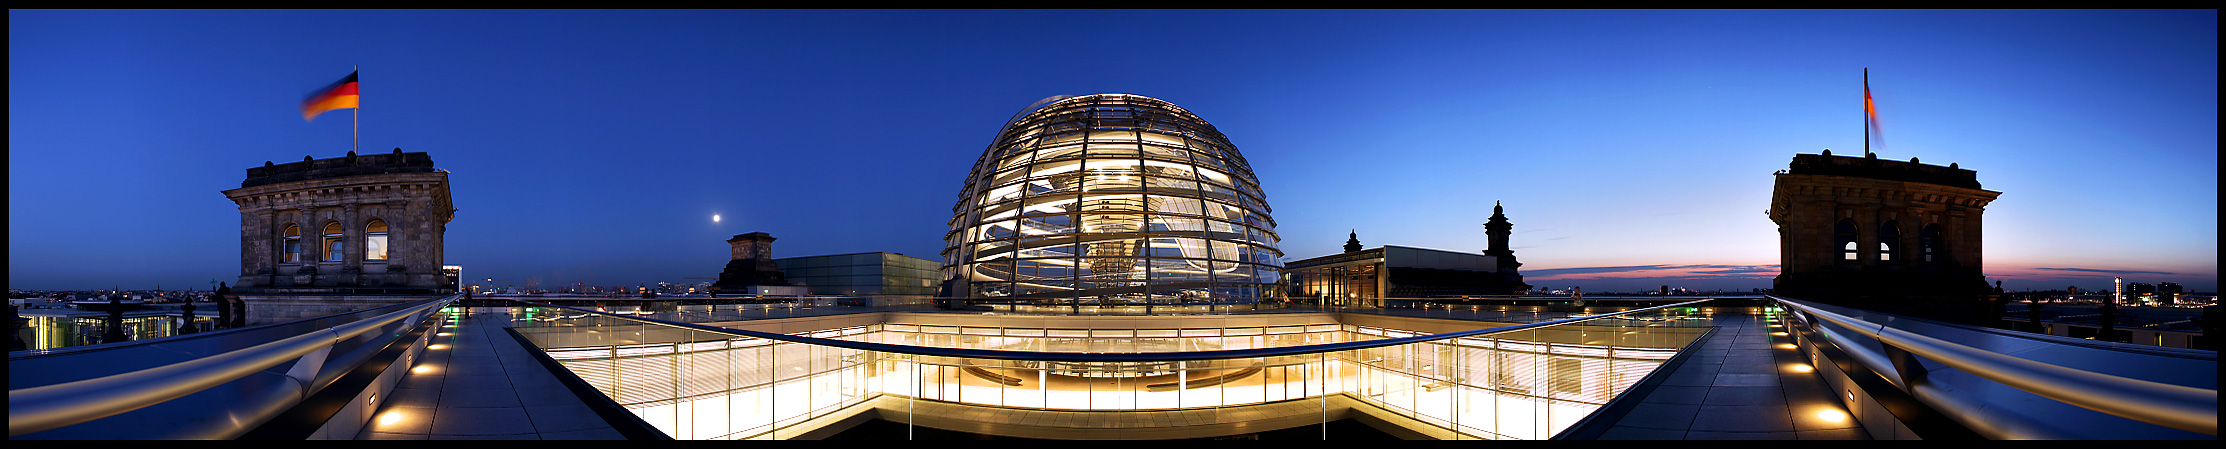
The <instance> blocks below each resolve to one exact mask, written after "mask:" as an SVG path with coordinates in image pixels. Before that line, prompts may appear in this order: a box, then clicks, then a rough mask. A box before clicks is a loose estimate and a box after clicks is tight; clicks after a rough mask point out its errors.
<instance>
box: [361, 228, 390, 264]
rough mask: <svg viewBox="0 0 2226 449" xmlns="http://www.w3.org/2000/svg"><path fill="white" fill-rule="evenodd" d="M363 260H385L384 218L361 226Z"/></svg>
mask: <svg viewBox="0 0 2226 449" xmlns="http://www.w3.org/2000/svg"><path fill="white" fill-rule="evenodd" d="M363 260H386V220H371V224H367V225H364V226H363Z"/></svg>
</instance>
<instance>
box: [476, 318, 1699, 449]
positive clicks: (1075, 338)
mask: <svg viewBox="0 0 2226 449" xmlns="http://www.w3.org/2000/svg"><path fill="white" fill-rule="evenodd" d="M1706 301H1707V300H1705V299H1700V300H1695V301H1690V302H1685V303H1678V304H1673V305H1666V306H1657V307H1649V308H1643V309H1637V310H1631V311H1626V312H1619V313H1613V314H1603V315H1596V316H1582V317H1571V318H1564V319H1558V320H1552V321H1545V322H1538V323H1531V324H1523V325H1513V326H1502V327H1496V328H1491V329H1475V330H1466V331H1458V332H1443V333H1420V332H1412V331H1406V330H1399V329H1391V328H1387V327H1374V326H1367V325H1358V324H1345V323H1336V324H1325V323H1319V322H1317V323H1314V324H1308V325H1295V326H1278V325H1254V326H1235V327H1226V328H1223V327H1214V328H1171V329H1105V328H1103V327H1098V328H1092V329H1079V328H1077V329H1063V328H1060V324H1058V323H1059V322H1058V321H1056V320H1047V321H1045V322H1046V323H1047V324H1044V325H1042V326H1036V327H1011V326H1005V327H996V326H982V327H976V326H932V325H915V324H906V323H902V322H897V321H878V320H868V321H870V322H862V321H860V320H850V321H851V323H849V324H846V325H842V326H834V327H833V328H826V329H814V330H812V331H809V332H801V333H796V334H775V333H765V332H754V331H745V330H737V329H724V328H716V327H710V326H704V325H698V324H689V323H679V322H669V321H661V320H652V319H645V318H640V317H636V316H631V315H623V314H610V313H604V312H596V311H592V310H587V309H577V308H568V307H558V306H550V305H546V304H532V303H526V304H525V306H523V307H521V308H520V309H521V310H518V311H516V312H514V313H513V316H516V317H519V318H517V319H518V321H516V322H515V323H514V325H513V327H514V328H515V329H516V330H517V331H518V332H519V333H520V334H521V335H524V336H525V337H526V338H527V339H528V340H529V341H531V342H532V343H534V344H535V345H536V346H538V347H539V348H540V349H541V350H543V351H544V352H545V353H546V354H547V355H548V356H549V357H551V358H553V359H555V360H556V361H557V362H558V363H559V364H561V365H562V366H564V367H565V368H566V369H568V370H570V371H571V372H572V374H574V375H576V376H578V377H579V378H580V379H581V380H583V381H584V382H585V383H587V384H589V385H591V386H593V387H594V388H595V389H597V390H599V391H601V392H602V393H603V394H605V395H606V396H608V397H609V398H610V399H612V401H613V402H616V403H617V404H619V405H621V406H623V407H625V408H626V409H628V410H630V411H632V412H633V413H635V414H636V415H637V416H639V417H641V419H642V420H643V421H644V422H647V423H649V424H650V425H652V426H654V427H656V428H657V429H659V430H661V431H663V432H665V433H666V434H667V435H670V436H672V437H674V438H679V439H786V438H797V437H803V436H806V435H809V434H812V432H814V431H815V430H816V429H818V428H819V427H820V426H824V425H826V424H827V423H829V422H832V421H836V420H841V419H844V418H846V417H848V416H849V415H854V414H856V413H860V410H862V409H865V408H872V409H877V410H878V411H879V413H881V414H880V416H881V417H882V418H884V419H889V418H890V417H891V416H892V415H898V416H902V419H903V420H905V421H915V422H927V421H935V420H941V421H940V422H950V420H955V419H963V420H972V421H975V423H976V424H977V425H979V424H981V423H988V424H987V425H1009V426H1034V427H1035V428H1041V429H1053V430H1057V429H1068V430H1070V431H1071V433H1060V434H1058V435H1061V436H1064V437H1069V438H1089V437H1091V435H1105V432H1141V433H1132V434H1128V435H1121V436H1115V437H1123V438H1134V437H1136V435H1146V434H1152V435H1163V436H1179V435H1177V434H1176V433H1167V431H1166V429H1169V428H1174V427H1183V426H1192V427H1194V428H1208V427H1213V424H1214V423H1213V422H1210V421H1214V420H1221V421H1229V420H1242V421H1246V422H1254V423H1283V424H1290V423H1294V422H1301V423H1320V422H1322V421H1323V420H1328V419H1335V418H1336V417H1337V416H1342V415H1333V414H1332V413H1331V412H1330V411H1331V410H1351V413H1361V414H1366V415H1368V416H1370V417H1372V418H1373V419H1374V420H1378V421H1382V422H1391V423H1394V424H1395V425H1398V426H1401V427H1403V428H1405V429H1407V430H1408V431H1409V432H1411V433H1412V434H1413V435H1417V436H1422V437H1429V438H1437V439H1546V438H1550V437H1553V436H1554V435H1555V434H1557V433H1559V432H1561V431H1563V430H1565V429H1568V428H1569V427H1570V426H1571V425H1573V424H1575V423H1577V422H1579V421H1580V420H1582V419H1584V418H1585V417H1587V416H1589V415H1590V414H1592V413H1593V412H1594V411H1596V410H1598V409H1599V408H1601V407H1602V406H1603V405H1605V404H1607V403H1608V402H1609V401H1611V400H1614V399H1616V398H1618V397H1620V396H1621V395H1623V394H1625V393H1627V392H1628V391H1629V390H1630V388H1631V387H1632V386H1633V385H1635V384H1637V383H1638V382H1640V381H1641V380H1642V379H1643V378H1645V377H1646V376H1648V375H1649V374H1651V373H1653V372H1654V371H1655V370H1656V369H1657V368H1658V367H1660V366H1661V365H1662V363H1663V362H1665V361H1667V360H1668V359H1670V358H1671V357H1673V356H1675V355H1676V354H1677V352H1678V351H1679V350H1681V349H1683V348H1685V347H1686V346H1687V345H1689V344H1691V343H1692V342H1693V341H1695V340H1696V339H1698V338H1699V337H1700V336H1702V335H1704V334H1705V332H1707V331H1708V329H1709V328H1708V327H1707V326H1709V322H1708V321H1706V320H1702V319H1687V318H1688V317H1687V316H1685V315H1686V314H1685V312H1684V311H1683V310H1681V309H1679V308H1678V306H1690V305H1696V304H1699V303H1702V302H1706ZM946 316H949V315H946ZM1332 323H1334V322H1332ZM992 348H1018V349H1020V350H1013V349H992ZM1299 405H1303V406H1299ZM930 406H934V407H941V408H930ZM953 406H962V408H968V409H969V410H971V411H967V412H954V413H942V412H937V410H955V409H953V408H951V407H953ZM985 410H986V412H985ZM1199 411H1206V412H1210V413H1209V416H1208V417H1206V418H1197V417H1196V414H1195V413H1194V412H1199ZM1186 414H1188V415H1186ZM1185 416H1187V417H1185ZM1000 420H1002V421H1000ZM1186 420H1188V421H1186ZM1199 420H1203V421H1208V422H1197V421H1199ZM1070 421H1071V422H1070ZM1199 426H1204V427H1199ZM1257 426H1258V425H1256V426H1255V427H1253V428H1251V431H1260V430H1272V429H1273V428H1259V427H1257ZM1243 427H1245V426H1244V425H1229V426H1223V429H1228V428H1243ZM1284 427H1288V425H1285V426H1284ZM1091 432H1099V433H1097V434H1093V433H1091ZM1151 432H1161V433H1156V434H1154V433H1151ZM1207 432H1209V433H1210V432H1211V431H1210V430H1209V431H1207ZM1236 433H1243V432H1236ZM1191 436H1216V435H1191Z"/></svg>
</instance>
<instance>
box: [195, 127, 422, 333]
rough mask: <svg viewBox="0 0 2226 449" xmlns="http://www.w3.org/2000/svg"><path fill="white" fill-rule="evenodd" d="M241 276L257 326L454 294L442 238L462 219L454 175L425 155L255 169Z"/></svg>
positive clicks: (243, 184)
mask: <svg viewBox="0 0 2226 449" xmlns="http://www.w3.org/2000/svg"><path fill="white" fill-rule="evenodd" d="M224 196H225V197H227V198H230V199H231V200H232V201H233V202H234V203H236V204H238V205H239V211H240V233H239V238H240V277H239V281H238V283H236V284H235V285H233V289H234V291H235V292H237V293H239V294H240V297H241V298H243V299H245V300H246V301H247V311H246V313H247V321H248V322H249V323H252V324H260V323H269V322H276V321H285V320H290V319H294V318H304V317H310V316H317V315H325V314H331V313H340V312H346V311H351V310H357V309H363V308H369V307H377V306H382V305H387V304H395V303H400V302H407V301H413V300H417V299H424V298H426V297H430V296H434V295H439V294H445V293H451V292H454V291H455V290H456V287H455V285H456V284H455V282H454V281H453V280H451V279H449V276H448V275H447V273H445V272H444V271H443V239H444V236H445V235H446V234H447V229H448V222H449V221H450V220H454V219H455V218H456V209H455V207H454V206H453V205H452V204H451V203H450V199H449V191H448V173H447V172H445V171H441V170H439V169H435V168H433V159H432V157H431V156H427V155H426V154H425V153H404V152H402V149H400V148H396V149H394V152H392V153H389V154H377V155H358V154H356V153H355V152H354V151H350V152H348V154H347V155H346V156H343V157H336V158H331V159H322V160H320V159H315V158H312V157H307V156H304V157H303V158H302V161H301V162H295V163H288V164H272V163H270V162H268V161H265V162H264V163H263V166H262V167H254V168H249V169H247V177H246V179H244V180H242V181H240V188H238V189H232V190H226V191H224Z"/></svg>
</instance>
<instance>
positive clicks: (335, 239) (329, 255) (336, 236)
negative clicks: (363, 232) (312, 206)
mask: <svg viewBox="0 0 2226 449" xmlns="http://www.w3.org/2000/svg"><path fill="white" fill-rule="evenodd" d="M340 243H341V239H340V222H337V221H336V222H329V223H325V259H324V260H325V261H326V262H339V261H340V260H341V259H340Z"/></svg>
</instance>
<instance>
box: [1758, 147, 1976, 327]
mask: <svg viewBox="0 0 2226 449" xmlns="http://www.w3.org/2000/svg"><path fill="white" fill-rule="evenodd" d="M2001 194H2002V192H1995V191H1990V190H1985V189H1982V188H1980V187H1979V178H1978V172H1975V171H1971V170H1965V169H1963V168H1961V167H1958V166H1956V164H1948V166H1946V167H1941V166H1937V165H1924V164H1922V163H1919V162H1918V161H1917V159H1914V158H1912V159H1910V160H1909V161H1907V162H1903V161H1895V160H1885V159H1878V158H1877V156H1876V155H1875V154H1870V155H1865V156H1864V157H1851V156H1833V155H1832V152H1831V151H1830V150H1826V151H1825V152H1824V153H1823V154H1799V155H1794V156H1793V163H1792V166H1791V167H1790V169H1788V170H1786V171H1783V172H1779V173H1778V175H1777V185H1776V188H1775V191H1774V192H1772V194H1771V198H1770V211H1769V214H1770V221H1772V222H1776V223H1777V224H1778V243H1779V244H1778V250H1779V270H1780V272H1779V275H1778V277H1777V280H1776V283H1775V289H1774V290H1775V291H1776V292H1777V294H1779V295H1782V296H1785V297H1789V298H1796V299H1810V300H1816V301H1820V302H1827V303H1836V304H1842V305H1848V306H1852V307H1859V308H1865V309H1869V310H1877V311H1881V312H1888V313H1899V314H1903V315H1912V316H1920V317H1932V318H1940V319H1948V320H1955V321H1965V320H1967V319H1971V318H1972V317H1977V316H1981V315H1984V314H1985V309H1984V308H1983V307H1984V306H1985V303H1984V302H1982V301H1981V300H1983V299H1985V298H1986V297H1987V295H1988V294H1990V293H1992V292H1993V290H1992V288H1991V287H1989V286H1987V283H1986V276H1985V274H1984V273H1983V272H1982V271H1981V262H1982V261H1981V259H1980V243H1981V238H1980V237H1981V233H1980V231H1981V227H1980V220H1979V218H1980V215H1981V214H1982V213H1984V212H1985V211H1986V205H1987V203H1989V202H1992V201H1994V198H1995V197H1997V196H2000V195H2001ZM1973 314H1978V315H1973Z"/></svg>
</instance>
